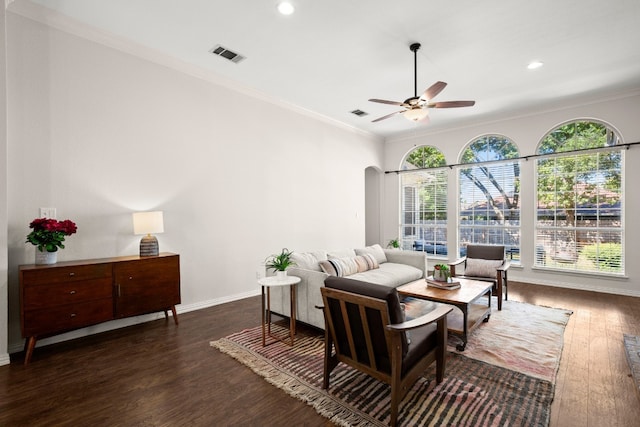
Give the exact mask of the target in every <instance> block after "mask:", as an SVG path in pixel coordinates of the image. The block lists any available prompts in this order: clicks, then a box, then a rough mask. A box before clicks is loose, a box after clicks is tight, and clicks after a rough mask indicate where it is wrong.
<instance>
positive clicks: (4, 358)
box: [0, 353, 11, 366]
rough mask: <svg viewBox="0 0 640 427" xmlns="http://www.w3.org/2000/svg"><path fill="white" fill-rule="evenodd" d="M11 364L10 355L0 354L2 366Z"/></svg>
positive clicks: (0, 364)
mask: <svg viewBox="0 0 640 427" xmlns="http://www.w3.org/2000/svg"><path fill="white" fill-rule="evenodd" d="M10 362H11V359H10V358H9V353H4V354H0V366H4V365H8V364H9V363H10Z"/></svg>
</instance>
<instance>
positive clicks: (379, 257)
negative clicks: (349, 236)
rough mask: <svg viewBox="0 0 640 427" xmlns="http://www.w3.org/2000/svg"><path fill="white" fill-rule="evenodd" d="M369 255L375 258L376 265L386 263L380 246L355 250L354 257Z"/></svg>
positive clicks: (385, 257)
mask: <svg viewBox="0 0 640 427" xmlns="http://www.w3.org/2000/svg"><path fill="white" fill-rule="evenodd" d="M365 254H371V255H373V256H374V257H375V259H376V261H378V264H382V263H385V262H387V256H386V255H385V254H384V249H382V246H380V245H378V244H375V245H372V246H367V247H366V248H362V249H356V255H365Z"/></svg>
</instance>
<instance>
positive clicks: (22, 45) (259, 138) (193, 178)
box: [0, 13, 382, 351]
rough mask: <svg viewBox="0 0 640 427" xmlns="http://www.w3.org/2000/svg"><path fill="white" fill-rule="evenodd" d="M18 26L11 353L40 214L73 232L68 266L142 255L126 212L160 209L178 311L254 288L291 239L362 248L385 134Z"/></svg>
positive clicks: (12, 139) (11, 57)
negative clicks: (21, 270)
mask: <svg viewBox="0 0 640 427" xmlns="http://www.w3.org/2000/svg"><path fill="white" fill-rule="evenodd" d="M7 26H8V42H9V43H8V85H9V93H8V105H9V107H8V108H9V136H8V146H9V156H8V160H9V167H8V174H7V177H8V187H9V194H8V197H7V201H8V203H7V204H8V209H9V214H8V248H9V262H8V263H9V287H10V289H9V312H10V313H9V314H10V317H9V342H10V351H12V350H13V351H15V350H17V349H19V348H20V347H21V342H22V341H21V337H20V328H19V313H18V309H19V303H18V279H17V269H18V265H20V264H25V263H32V262H33V258H34V247H33V246H31V245H26V244H25V243H24V240H25V236H26V234H27V233H28V224H29V222H30V221H31V220H33V219H34V218H35V217H36V216H37V214H38V208H39V207H55V208H57V214H58V218H60V219H66V218H69V219H71V220H73V221H76V223H77V225H78V233H77V234H76V235H73V236H71V237H69V238H67V242H66V245H67V248H66V249H64V250H62V251H61V252H60V253H59V256H58V260H59V261H64V260H75V259H85V258H99V257H108V256H119V255H131V254H136V253H137V252H138V242H139V239H140V236H134V235H133V234H132V221H131V212H133V211H137V210H149V209H153V210H156V209H157V210H162V211H164V219H165V233H163V234H160V235H158V236H157V237H158V240H159V243H160V249H161V251H171V252H176V253H179V254H180V255H181V269H182V305H181V306H180V307H178V310H179V311H180V310H182V311H184V310H188V309H196V308H200V307H205V306H209V305H212V304H215V303H219V302H224V301H228V300H232V299H235V298H240V297H244V296H247V295H254V294H257V292H258V288H257V285H256V282H255V279H256V270H257V268H258V265H259V264H260V263H261V262H263V261H264V259H265V257H266V256H267V255H269V254H271V253H274V252H279V251H280V249H281V248H283V247H287V248H289V249H292V250H296V251H301V250H307V249H313V248H327V249H331V248H342V247H353V246H358V245H364V243H365V223H364V218H365V215H364V213H365V212H364V211H365V198H364V197H365V196H364V191H363V189H364V188H365V172H364V171H365V169H366V168H367V167H369V166H373V167H376V168H378V169H379V170H381V169H382V143H381V142H380V141H378V140H377V139H375V138H373V137H372V136H370V135H365V134H363V133H361V132H355V131H352V130H348V129H345V128H343V127H338V126H334V125H331V124H328V123H327V122H326V121H322V120H319V119H315V118H313V117H310V116H309V115H308V114H299V113H297V112H295V111H293V110H292V109H291V108H284V107H282V106H278V105H275V104H273V103H269V102H266V101H264V100H261V99H257V98H253V97H249V96H247V95H244V94H241V93H239V92H237V91H234V90H231V89H228V88H225V87H223V86H220V85H217V84H214V83H212V82H211V81H209V80H207V79H206V78H197V77H194V76H192V75H189V74H187V73H184V72H181V71H180V70H177V69H176V68H175V66H174V65H175V64H174V63H172V62H169V60H167V64H171V66H166V65H163V64H160V63H156V62H154V61H149V60H145V59H142V58H141V57H139V56H134V55H130V54H128V53H125V52H123V51H120V50H117V49H113V48H110V47H107V46H105V45H102V44H99V43H96V42H93V41H89V40H88V39H86V38H84V37H78V36H76V35H72V34H69V33H67V32H63V31H60V30H58V29H54V28H51V27H48V26H45V25H43V24H41V23H38V22H35V21H32V20H30V19H27V18H25V17H22V16H19V15H16V14H13V13H8V16H7ZM178 68H179V67H178ZM0 219H1V216H0ZM0 261H1V256H0ZM133 321H136V319H129V320H127V321H117V322H111V324H110V325H102V326H100V327H94V328H88V329H86V330H82V331H79V332H76V333H74V334H70V335H67V336H64V337H62V338H63V339H64V338H65V337H71V336H78V335H82V334H86V333H91V332H95V331H100V330H104V329H105V328H109V327H115V326H121V325H124V324H126V322H133ZM0 326H1V324H0ZM57 339H60V337H58V338H57ZM43 342H44V343H46V342H47V341H43ZM0 350H1V347H0Z"/></svg>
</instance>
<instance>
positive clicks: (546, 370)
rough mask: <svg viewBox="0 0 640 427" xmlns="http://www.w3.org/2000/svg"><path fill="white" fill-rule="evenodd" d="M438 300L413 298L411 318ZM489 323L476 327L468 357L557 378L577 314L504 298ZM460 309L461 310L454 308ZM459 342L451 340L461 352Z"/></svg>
mask: <svg viewBox="0 0 640 427" xmlns="http://www.w3.org/2000/svg"><path fill="white" fill-rule="evenodd" d="M434 305H435V303H432V302H429V301H424V300H417V299H414V298H409V299H408V300H407V301H406V313H407V317H417V316H419V315H420V314H423V313H425V312H429V311H431V310H433V307H434ZM492 306H493V307H494V308H493V311H492V313H491V317H490V318H489V321H488V322H487V323H483V324H481V325H480V326H478V328H476V329H475V330H474V331H473V332H472V333H471V337H470V338H469V342H468V343H467V347H466V348H465V350H464V351H463V352H461V353H460V352H458V353H460V354H464V355H465V356H466V357H470V358H472V359H477V360H481V361H483V362H487V363H490V364H492V365H496V366H501V367H503V368H508V369H512V370H515V371H519V372H522V373H525V374H527V375H530V376H534V377H536V378H540V379H543V380H547V381H555V378H556V374H557V373H558V368H559V367H560V355H561V354H562V348H563V346H564V330H565V327H566V326H567V323H568V322H569V317H570V316H571V314H572V313H573V312H572V311H570V310H565V309H561V308H549V307H543V306H539V305H533V304H526V303H523V302H518V301H503V302H502V310H500V311H498V310H497V309H496V308H495V304H492ZM454 310H457V309H454ZM458 342H459V341H458V340H456V339H455V338H451V339H450V340H449V344H450V347H449V351H453V352H457V350H456V349H455V345H456V344H457V343H458Z"/></svg>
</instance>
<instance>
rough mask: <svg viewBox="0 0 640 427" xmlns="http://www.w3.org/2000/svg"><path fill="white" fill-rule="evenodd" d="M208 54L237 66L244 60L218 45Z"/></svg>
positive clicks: (242, 57)
mask: <svg viewBox="0 0 640 427" xmlns="http://www.w3.org/2000/svg"><path fill="white" fill-rule="evenodd" d="M209 52H211V53H213V54H214V55H218V56H220V57H222V58H226V59H228V60H229V61H231V62H233V63H235V64H237V63H238V62H240V61H242V60H243V59H246V58H245V57H244V56H242V55H239V54H237V53H235V52H233V51H231V50H229V49H227V48H226V47H222V46H220V45H219V44H217V45H215V46H214V47H213V49H211V50H210V51H209Z"/></svg>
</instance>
